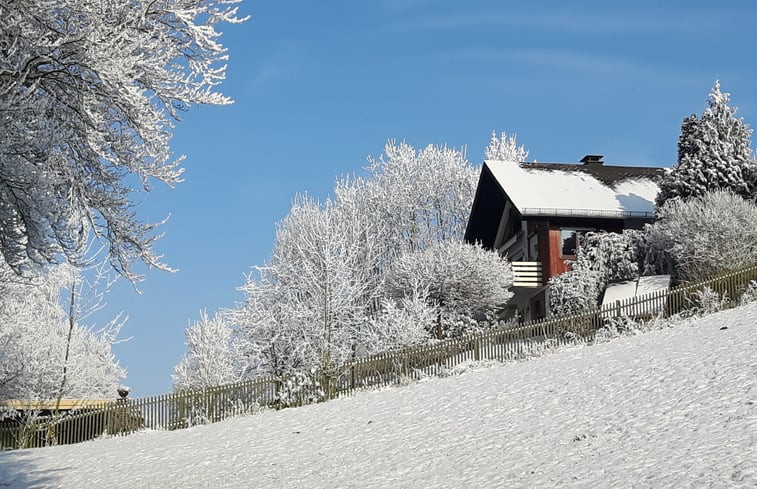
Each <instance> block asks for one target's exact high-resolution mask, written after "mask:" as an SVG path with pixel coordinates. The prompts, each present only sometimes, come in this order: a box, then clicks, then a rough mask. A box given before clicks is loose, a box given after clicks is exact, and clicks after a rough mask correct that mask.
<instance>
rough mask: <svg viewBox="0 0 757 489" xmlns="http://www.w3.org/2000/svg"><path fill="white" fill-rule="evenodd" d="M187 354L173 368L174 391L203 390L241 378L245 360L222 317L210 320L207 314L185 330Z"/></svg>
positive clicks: (204, 312)
mask: <svg viewBox="0 0 757 489" xmlns="http://www.w3.org/2000/svg"><path fill="white" fill-rule="evenodd" d="M186 335H187V350H188V351H187V354H186V355H184V357H183V358H182V359H181V361H180V362H179V364H178V365H176V367H175V368H174V373H173V376H172V377H173V380H174V387H175V388H176V389H177V390H182V389H202V388H205V387H213V386H217V385H223V384H230V383H232V382H237V381H239V380H241V379H242V374H243V373H244V371H245V366H244V364H245V358H244V355H243V353H242V350H241V349H240V343H239V341H238V340H237V339H236V338H234V332H233V330H232V328H231V327H230V326H229V325H228V323H227V322H226V321H225V320H224V318H223V317H222V316H221V315H216V316H215V317H213V318H209V317H208V314H207V312H206V311H201V312H200V319H199V320H198V321H197V322H195V323H194V324H193V325H192V326H191V327H190V328H189V329H187V331H186Z"/></svg>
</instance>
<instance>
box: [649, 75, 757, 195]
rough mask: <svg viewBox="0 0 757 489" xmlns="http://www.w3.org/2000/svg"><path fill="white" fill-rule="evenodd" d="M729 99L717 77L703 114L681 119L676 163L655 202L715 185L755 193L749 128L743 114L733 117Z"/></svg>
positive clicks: (699, 192)
mask: <svg viewBox="0 0 757 489" xmlns="http://www.w3.org/2000/svg"><path fill="white" fill-rule="evenodd" d="M729 99H730V94H729V93H724V92H721V91H720V83H719V82H717V81H716V82H715V86H714V87H713V88H712V91H711V92H710V98H709V100H708V101H707V108H706V109H705V111H704V113H702V117H701V118H697V117H696V116H695V115H691V116H689V117H687V118H686V119H684V121H683V124H682V125H681V136H680V137H679V139H678V163H677V164H676V166H674V167H673V169H672V170H671V171H670V172H669V173H668V174H667V175H666V176H665V178H664V180H663V182H662V184H661V185H660V194H659V195H658V197H657V205H658V206H662V205H663V204H664V203H665V202H666V201H668V200H671V199H687V198H689V197H700V196H702V195H704V194H705V193H706V192H708V191H711V190H717V189H724V190H730V191H731V192H734V193H736V194H739V195H741V196H744V197H748V196H750V194H754V192H755V188H752V185H751V181H752V179H753V178H755V177H757V164H756V163H755V161H754V160H753V155H752V149H751V147H750V144H751V143H750V139H749V138H750V136H751V134H752V130H751V129H750V128H749V125H748V124H746V123H745V122H744V120H743V118H737V117H735V114H736V108H735V107H733V108H732V107H730V106H729V105H728V102H729Z"/></svg>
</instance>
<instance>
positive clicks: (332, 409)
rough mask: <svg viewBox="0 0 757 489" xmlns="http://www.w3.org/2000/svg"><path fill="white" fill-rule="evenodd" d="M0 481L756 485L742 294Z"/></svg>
mask: <svg viewBox="0 0 757 489" xmlns="http://www.w3.org/2000/svg"><path fill="white" fill-rule="evenodd" d="M726 327H727V328H726ZM0 487H10V488H26V487H65V488H78V487H86V488H100V487H109V488H115V487H123V488H147V487H154V488H169V487H176V488H183V489H186V488H193V487H197V488H200V487H202V488H206V487H207V488H215V487H238V488H247V487H261V488H263V487H264V488H277V487H282V488H336V487H344V488H349V487H355V488H361V489H368V488H390V487H408V488H409V487H412V488H431V487H434V488H435V487H449V488H462V487H576V488H578V487H580V488H585V487H650V488H652V487H654V488H660V487H724V488H725V487H729V488H731V487H757V304H752V305H750V306H746V307H742V308H739V309H734V310H731V311H726V312H722V313H719V314H715V315H713V316H710V317H707V318H706V319H703V320H698V321H692V322H690V323H687V324H684V325H678V326H676V327H675V328H672V329H666V330H660V331H654V332H651V333H648V334H644V335H639V336H634V337H628V338H622V339H618V340H615V341H612V342H609V343H605V344H601V345H596V346H592V347H589V348H576V349H573V350H570V351H566V352H563V353H559V354H554V355H549V356H545V357H542V358H539V359H536V360H532V361H529V362H523V363H516V364H509V365H505V366H501V367H496V368H490V369H483V370H477V371H473V372H469V373H466V374H463V375H460V376H457V377H450V378H446V379H439V380H433V381H429V382H423V383H418V384H414V385H411V386H407V387H402V388H394V389H387V390H383V391H376V392H370V393H365V394H362V395H358V396H356V397H353V398H348V399H340V400H337V401H332V402H328V403H324V404H318V405H313V406H308V407H304V408H298V409H288V410H283V411H278V412H269V413H264V414H261V415H257V416H251V417H245V418H238V419H232V420H229V421H226V422H223V423H219V424H215V425H210V426H201V427H196V428H193V429H189V430H184V431H177V432H171V433H165V432H153V433H143V434H139V435H135V436H133V437H129V438H115V439H109V440H101V441H96V442H90V443H84V444H80V445H74V446H65V447H53V448H45V449H37V450H24V451H16V452H6V453H2V454H0Z"/></svg>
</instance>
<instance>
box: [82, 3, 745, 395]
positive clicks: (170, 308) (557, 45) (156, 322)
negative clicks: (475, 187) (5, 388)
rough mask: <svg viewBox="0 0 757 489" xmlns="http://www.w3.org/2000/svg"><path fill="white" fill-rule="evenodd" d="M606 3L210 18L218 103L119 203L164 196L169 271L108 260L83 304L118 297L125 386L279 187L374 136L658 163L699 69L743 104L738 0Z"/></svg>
mask: <svg viewBox="0 0 757 489" xmlns="http://www.w3.org/2000/svg"><path fill="white" fill-rule="evenodd" d="M624 3H625V5H623V6H621V5H619V4H620V2H607V1H602V2H564V1H556V2H504V1H471V2H460V1H447V0H434V1H431V0H375V1H370V2H369V1H355V0H351V1H330V2H310V1H304V0H302V1H288V0H277V1H268V2H262V1H246V2H245V3H243V4H242V7H241V10H242V12H243V13H244V14H251V15H252V19H251V20H250V21H248V22H247V23H244V24H242V25H234V26H224V27H223V30H224V37H223V41H224V44H225V45H226V46H227V47H228V48H229V55H230V60H229V68H228V77H227V80H226V82H225V84H224V86H223V90H222V91H223V92H224V93H226V94H227V95H230V96H231V97H233V98H234V99H235V100H236V102H235V104H234V105H231V106H226V107H195V108H193V109H191V110H190V111H189V112H188V113H186V114H185V116H184V118H183V121H182V122H180V123H178V124H177V128H176V130H175V133H174V138H173V141H172V146H173V149H174V150H175V152H176V153H177V154H185V155H187V160H186V165H185V167H186V172H185V174H184V177H185V182H184V183H182V184H180V185H179V186H177V187H176V188H175V189H168V188H166V187H164V186H156V188H155V190H154V191H153V192H152V193H151V194H149V195H148V196H147V197H145V198H144V199H143V200H142V201H141V202H140V203H139V205H138V207H137V210H138V213H139V214H140V215H141V216H142V218H143V219H145V220H148V221H157V220H161V219H163V218H165V217H166V216H167V215H168V214H170V215H171V217H170V219H169V221H168V222H167V224H165V225H164V226H163V228H162V231H163V232H164V233H165V236H164V237H163V238H162V239H161V240H160V242H159V243H158V246H157V249H158V251H159V252H160V253H162V254H164V255H165V260H166V261H167V262H168V263H169V264H170V265H171V266H173V267H175V268H178V269H179V271H178V272H176V273H172V274H171V273H165V272H160V271H147V279H146V281H144V282H142V283H141V284H140V285H139V287H140V289H141V290H142V294H141V295H138V294H136V293H135V292H134V289H133V287H132V286H131V285H130V284H128V283H127V282H125V281H123V280H122V281H121V282H119V283H118V284H117V285H116V286H115V287H114V288H113V290H112V292H111V294H110V295H109V296H108V298H107V301H108V306H107V307H106V309H105V310H104V311H101V312H100V313H99V314H98V315H97V317H96V318H95V319H96V320H97V321H98V322H99V323H103V322H104V321H105V320H106V318H108V317H111V316H113V315H114V314H115V313H117V312H119V311H124V312H125V313H126V314H127V315H128V316H129V320H128V322H127V324H126V326H125V328H124V329H123V331H122V336H124V337H131V339H130V340H129V341H126V342H124V343H121V344H119V345H117V346H116V353H117V355H118V356H119V358H120V360H121V363H122V364H123V365H124V366H125V367H126V368H127V369H128V371H129V376H128V379H127V380H126V383H127V384H128V385H130V386H131V387H132V388H133V395H134V396H144V395H151V394H157V393H161V392H166V391H169V390H170V388H171V378H170V374H171V372H172V368H173V365H175V364H176V363H177V362H178V360H179V358H180V357H181V355H182V354H183V353H184V351H185V347H184V330H185V329H186V327H187V326H188V324H189V323H190V321H193V320H195V319H196V318H197V317H198V316H199V311H200V309H202V308H207V309H208V311H209V312H211V313H212V312H214V311H215V310H216V309H218V308H223V307H232V306H233V305H234V304H235V303H236V302H238V301H240V300H241V299H242V295H241V294H240V293H239V292H238V291H237V290H236V288H237V287H239V286H240V285H242V284H243V282H244V275H245V274H246V273H248V272H249V270H250V267H251V266H253V265H261V264H263V263H264V262H265V261H266V260H267V258H268V256H269V254H270V251H271V247H272V244H273V238H274V231H275V224H276V222H277V221H278V220H280V219H281V218H282V217H284V215H285V214H286V213H287V211H288V209H289V207H290V204H291V201H292V198H293V197H294V196H295V195H296V194H297V193H302V192H308V193H310V194H312V195H316V196H319V197H323V196H325V195H327V194H328V193H329V191H330V189H331V187H332V183H333V181H334V178H335V176H337V175H339V174H345V173H360V172H361V171H362V168H363V167H364V166H365V164H366V156H368V155H374V156H378V155H379V154H381V152H382V150H383V146H384V144H385V142H386V140H387V139H389V138H393V139H397V140H402V139H404V140H406V141H407V142H409V143H410V144H412V145H414V146H416V147H422V146H426V145H428V144H445V143H446V144H447V145H450V146H456V147H460V146H463V145H464V146H466V147H467V154H468V158H469V160H470V161H471V162H472V163H474V164H480V162H481V160H482V155H483V149H484V147H485V146H486V144H487V142H488V140H489V137H490V135H491V131H492V130H496V131H507V132H508V133H515V134H517V136H518V141H519V142H520V143H522V144H524V145H525V146H526V147H527V148H528V149H529V150H530V152H531V155H530V157H531V158H533V159H536V160H538V161H544V162H577V161H578V160H579V159H580V158H581V157H582V156H583V155H584V154H587V153H598V154H604V155H605V161H606V162H607V163H608V164H617V165H620V164H628V165H650V166H670V165H671V164H673V163H674V162H675V157H676V140H677V137H678V133H679V130H680V123H681V120H682V119H683V117H684V116H686V115H688V114H690V113H701V111H702V110H703V108H704V107H705V101H706V98H707V94H708V92H709V90H710V88H711V87H712V84H713V82H714V80H715V79H720V80H721V83H722V88H723V90H724V91H728V92H731V93H732V103H733V105H736V106H738V107H739V112H738V115H740V116H742V117H744V118H745V120H746V121H747V122H749V123H751V124H752V125H754V124H757V94H756V93H755V89H754V87H755V81H757V66H756V64H755V62H754V50H755V48H757V42H755V39H757V38H755V34H754V28H755V25H757V3H754V2H748V1H742V2H738V1H723V2H717V3H713V2H699V1H686V2H658V1H655V2H647V1H635V2H624ZM527 4H528V5H527Z"/></svg>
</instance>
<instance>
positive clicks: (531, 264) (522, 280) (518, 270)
mask: <svg viewBox="0 0 757 489" xmlns="http://www.w3.org/2000/svg"><path fill="white" fill-rule="evenodd" d="M512 265H513V287H541V286H542V278H541V262H540V261H514V262H512Z"/></svg>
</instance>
